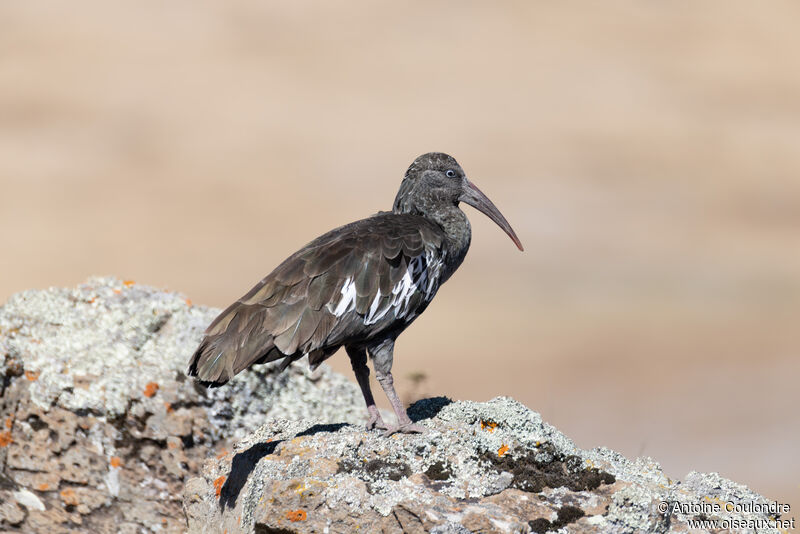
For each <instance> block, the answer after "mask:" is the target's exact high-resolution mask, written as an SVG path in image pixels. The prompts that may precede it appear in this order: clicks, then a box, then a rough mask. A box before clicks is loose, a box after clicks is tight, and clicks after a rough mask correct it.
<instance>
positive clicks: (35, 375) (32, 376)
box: [25, 371, 40, 382]
mask: <svg viewBox="0 0 800 534" xmlns="http://www.w3.org/2000/svg"><path fill="white" fill-rule="evenodd" d="M39 374H40V373H39V371H25V378H27V379H28V380H30V381H31V382H35V381H36V380H39Z"/></svg>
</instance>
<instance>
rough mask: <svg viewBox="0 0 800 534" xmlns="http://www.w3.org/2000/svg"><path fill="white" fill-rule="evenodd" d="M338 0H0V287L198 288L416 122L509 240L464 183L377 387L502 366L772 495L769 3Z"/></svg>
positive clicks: (562, 413) (605, 440)
mask: <svg viewBox="0 0 800 534" xmlns="http://www.w3.org/2000/svg"><path fill="white" fill-rule="evenodd" d="M350 6H351V7H350V9H343V8H341V7H340V6H339V5H337V4H335V3H330V2H323V1H303V2H286V3H282V4H278V3H265V2H255V1H242V0H234V1H228V2H224V3H222V2H210V1H202V0H192V1H191V2H190V1H188V0H176V1H172V2H158V1H155V0H150V1H137V2H127V3H108V2H103V1H99V0H97V1H87V2H82V3H81V4H79V5H78V4H73V3H63V2H35V3H33V2H25V1H21V0H20V1H6V2H2V3H0V301H5V299H6V298H7V297H8V296H10V295H11V294H13V293H15V292H17V291H21V290H24V289H29V288H44V287H48V286H74V285H76V284H79V283H81V282H82V281H84V280H85V279H86V278H87V277H88V276H90V275H93V274H113V275H116V276H118V277H120V278H125V279H133V280H135V281H136V282H138V283H143V284H148V285H154V286H157V287H163V288H168V289H171V290H175V291H179V292H182V293H184V294H186V295H187V296H188V297H189V298H191V299H192V300H193V301H194V303H196V304H203V305H209V306H216V307H223V306H225V305H227V304H228V303H230V302H231V301H233V300H234V299H236V298H237V297H239V296H240V295H242V294H243V293H244V292H245V291H247V290H248V289H249V288H250V287H251V286H252V285H253V284H254V283H255V282H256V281H258V280H259V279H260V278H261V277H262V276H264V275H265V274H267V273H268V272H269V271H270V270H271V269H272V268H273V267H274V266H276V265H277V264H278V262H280V261H281V260H282V259H283V258H285V257H286V256H288V255H289V254H290V253H292V252H294V251H295V250H296V249H297V248H299V247H300V246H301V245H303V244H304V243H306V242H308V241H309V240H311V239H312V238H314V237H316V236H317V235H319V234H321V233H323V232H324V231H327V230H329V229H331V228H333V227H335V226H338V225H340V224H343V223H346V222H349V221H351V220H355V219H357V218H361V217H364V216H367V215H370V214H372V213H374V212H375V211H378V210H381V209H390V207H391V204H392V201H393V199H394V195H395V193H396V190H397V187H398V185H399V183H400V179H401V178H402V175H403V173H404V171H405V169H406V167H407V166H408V164H409V163H410V162H411V161H412V160H413V159H414V158H415V157H416V156H417V155H419V154H421V153H423V152H428V151H432V150H436V151H445V152H448V153H450V154H452V155H454V156H455V157H456V158H457V159H458V160H459V162H460V163H461V164H462V166H463V167H464V168H465V169H466V171H467V174H468V175H469V176H470V178H471V179H472V180H473V181H474V182H475V183H477V184H478V185H479V186H480V187H481V188H482V189H483V190H484V192H486V193H487V195H488V196H489V197H490V198H491V199H492V200H493V201H494V202H495V203H496V204H497V205H498V206H499V207H500V209H501V211H502V212H503V213H504V214H505V215H506V217H507V218H508V219H509V221H510V222H511V223H512V225H513V226H514V228H515V229H516V231H517V233H518V234H519V236H520V238H521V240H522V242H523V244H524V245H525V248H526V252H525V253H520V252H519V251H517V250H516V248H515V247H514V245H513V244H512V243H511V241H510V240H509V239H508V238H507V237H506V236H505V235H504V234H503V233H502V231H501V230H500V229H499V228H497V227H496V226H494V224H493V223H492V222H491V221H489V220H488V219H487V218H486V217H484V216H483V215H481V214H480V213H478V212H477V211H475V210H473V209H471V208H469V207H465V210H466V211H467V212H468V215H469V216H470V218H471V221H472V225H473V230H474V234H473V242H472V250H471V251H470V253H469V256H468V257H467V260H466V262H465V263H464V265H463V266H462V267H461V269H460V270H459V271H458V272H457V273H456V275H455V276H454V277H453V279H452V280H451V281H450V282H449V283H448V284H447V285H445V286H444V288H443V289H442V291H441V292H440V293H439V297H438V298H437V299H436V300H435V301H434V303H433V305H432V306H431V307H430V308H429V309H428V311H427V312H426V313H425V316H424V318H423V319H421V320H420V321H418V322H416V323H415V325H414V327H413V328H411V329H409V330H408V331H407V332H406V333H405V334H404V335H403V336H401V338H400V340H399V342H398V347H397V351H396V358H395V368H394V371H395V376H396V377H397V378H396V381H397V382H398V383H399V389H400V391H401V394H404V395H405V397H406V398H407V399H409V400H411V399H413V398H416V397H420V396H432V395H448V396H451V397H454V398H458V399H473V400H486V399H489V398H492V397H494V396H497V395H510V396H513V397H515V398H517V399H519V400H520V401H522V402H524V403H525V404H527V405H528V406H530V407H531V408H533V409H535V410H537V411H539V412H541V413H542V415H543V416H544V418H545V419H546V420H547V421H549V422H551V423H553V424H554V425H556V426H557V427H559V428H560V429H561V430H563V431H564V432H565V433H567V434H568V435H569V436H571V437H572V438H574V439H575V441H576V442H577V444H578V445H579V446H581V447H584V448H591V447H596V446H601V445H602V446H608V447H611V448H613V449H616V450H619V451H621V452H622V453H624V454H625V455H627V456H629V457H635V456H639V455H648V456H653V457H654V458H656V459H658V460H659V461H660V462H661V463H662V465H663V467H664V470H665V471H666V473H667V474H668V475H669V476H671V477H673V478H682V477H684V476H685V475H686V473H687V472H688V471H690V470H700V471H718V472H720V473H721V474H722V475H724V476H726V477H729V478H732V479H734V480H736V481H737V482H741V483H745V484H748V485H749V486H751V487H752V488H754V489H756V490H758V491H760V492H762V493H764V494H765V495H767V496H768V497H770V498H771V499H774V500H778V501H780V502H788V503H791V504H792V505H793V513H797V510H798V508H799V507H800V462H798V461H797V459H796V458H797V449H798V438H800V415H798V406H800V391H799V389H798V374H799V371H800V325H799V324H798V322H799V321H798V319H799V318H800V150H798V140H799V139H800V4H798V3H796V2H791V1H775V2H769V3H759V2H743V1H742V2H738V1H727V0H726V1H724V2H722V1H720V2H713V1H711V2H703V3H691V4H687V3H685V2H647V1H640V2H602V3H597V2H595V3H589V2H583V3H572V2H525V1H519V2H508V3H503V4H498V3H478V2H468V1H467V2H425V3H412V4H402V5H400V4H397V3H394V2H392V3H390V2H361V3H358V4H356V3H351V4H350ZM187 358H188V355H187ZM330 361H331V362H332V364H333V365H334V367H335V368H336V369H338V370H340V371H342V372H344V373H346V374H347V375H348V376H352V374H351V371H350V369H349V362H348V360H347V358H346V357H344V356H343V354H339V355H337V356H336V357H334V358H333V359H332V360H330Z"/></svg>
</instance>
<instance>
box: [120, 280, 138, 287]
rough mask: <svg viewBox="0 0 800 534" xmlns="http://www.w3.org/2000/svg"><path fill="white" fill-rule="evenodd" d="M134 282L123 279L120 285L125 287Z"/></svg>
mask: <svg viewBox="0 0 800 534" xmlns="http://www.w3.org/2000/svg"><path fill="white" fill-rule="evenodd" d="M135 283H136V282H134V281H133V280H125V281H124V282H122V285H124V286H125V287H131V286H132V285H133V284H135Z"/></svg>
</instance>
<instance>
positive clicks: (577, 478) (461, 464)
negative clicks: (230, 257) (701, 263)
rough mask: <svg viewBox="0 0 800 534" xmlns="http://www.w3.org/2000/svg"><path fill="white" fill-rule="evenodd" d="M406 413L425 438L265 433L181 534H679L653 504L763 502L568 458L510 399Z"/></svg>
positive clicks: (242, 448) (681, 527)
mask: <svg viewBox="0 0 800 534" xmlns="http://www.w3.org/2000/svg"><path fill="white" fill-rule="evenodd" d="M409 413H410V415H411V417H412V419H414V420H415V421H420V422H421V423H422V424H423V426H425V427H427V428H428V431H427V432H426V433H424V434H418V435H414V434H412V435H394V436H391V437H389V438H386V437H383V436H382V435H381V433H379V432H375V431H371V432H368V431H364V430H363V429H362V428H361V427H360V426H352V425H349V424H344V423H337V424H333V423H331V422H330V420H327V422H324V421H322V420H321V419H315V420H288V419H273V420H270V421H268V422H266V423H265V424H264V425H262V426H261V427H259V428H258V429H257V430H256V431H255V432H254V433H252V434H251V435H249V436H247V437H246V438H245V439H243V440H241V441H240V442H238V443H237V444H236V445H235V447H234V449H233V451H232V452H231V453H230V454H228V455H225V456H223V457H220V458H211V459H209V460H207V461H206V462H205V465H204V468H203V472H202V476H201V477H197V478H192V479H190V480H189V481H188V482H187V484H186V487H185V489H184V495H183V498H184V509H185V511H186V515H187V518H188V525H189V532H227V533H240V532H247V533H252V532H280V533H312V532H315V533H323V532H330V533H340V532H341V533H346V532H383V533H395V532H396V533H401V532H403V533H428V532H429V533H441V534H443V533H460V534H468V533H478V532H480V533H486V534H488V533H507V532H512V533H529V532H550V531H556V530H558V531H559V532H615V533H616V532H631V533H632V532H667V531H669V532H689V531H690V526H689V523H688V520H690V519H697V518H700V514H697V513H693V512H688V513H682V512H681V511H680V510H677V509H676V510H673V511H671V512H668V513H663V512H661V511H660V509H659V503H661V502H667V503H672V504H673V505H674V504H675V503H678V504H688V505H690V506H691V505H702V504H703V503H709V502H718V503H724V502H727V501H732V502H737V503H758V504H761V505H767V503H768V501H767V500H766V499H765V498H764V497H762V496H760V495H757V494H755V493H753V492H752V491H750V490H748V489H747V488H746V487H744V486H740V485H737V484H734V483H732V482H730V481H727V480H725V479H723V478H721V477H719V476H718V475H716V474H710V475H706V474H699V473H691V474H690V475H688V476H687V478H686V480H685V481H684V482H680V481H675V480H670V479H669V478H667V477H666V476H664V474H663V473H662V472H661V469H660V467H659V466H658V464H657V463H655V462H654V461H653V460H651V459H649V458H644V459H638V460H636V461H629V460H627V459H625V458H624V457H622V456H621V455H619V454H617V453H615V452H613V451H610V450H608V449H603V448H599V449H595V450H591V451H586V450H581V449H579V448H577V447H576V446H575V445H574V443H572V442H571V441H570V440H569V439H568V438H567V437H565V436H564V435H563V434H561V433H560V432H558V431H557V430H556V429H555V428H553V427H552V426H550V425H548V424H547V423H545V422H543V421H542V419H541V417H540V416H539V414H537V413H536V412H533V411H531V410H529V409H528V408H526V407H525V406H523V405H521V404H519V403H518V402H516V401H514V400H513V399H510V398H504V397H500V398H496V399H494V400H492V401H489V402H486V403H477V402H465V401H464V402H452V401H450V400H448V399H445V398H435V399H426V400H423V401H419V402H418V403H416V404H415V405H414V406H412V407H411V409H410V410H409ZM708 518H710V519H714V518H717V519H740V520H742V519H743V520H756V519H759V520H764V521H767V520H770V518H769V517H767V515H765V514H758V513H728V512H726V511H725V510H724V509H722V510H721V511H719V513H717V514H716V515H714V514H712V515H709V516H708ZM692 531H693V532H697V531H703V530H702V529H699V530H698V529H695V530H692ZM761 531H762V530H761V529H759V532H761ZM763 531H765V532H766V531H769V529H765V530H763Z"/></svg>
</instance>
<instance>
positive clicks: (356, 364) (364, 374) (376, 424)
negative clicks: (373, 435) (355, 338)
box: [345, 347, 389, 430]
mask: <svg viewBox="0 0 800 534" xmlns="http://www.w3.org/2000/svg"><path fill="white" fill-rule="evenodd" d="M345 350H347V355H348V356H350V365H351V366H352V367H353V372H354V373H355V374H356V381H357V382H358V386H359V387H360V388H361V394H362V395H364V402H366V403H367V412H369V419H368V420H367V430H372V429H373V428H380V429H383V430H387V429H388V428H389V427H388V426H386V423H384V422H383V419H382V418H381V414H380V412H378V407H377V406H375V399H374V398H373V397H372V390H371V389H370V387H369V367H367V352H366V351H365V350H364V349H357V348H354V347H345Z"/></svg>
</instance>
